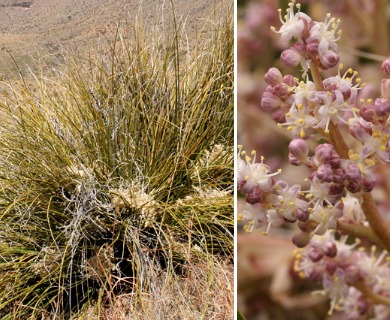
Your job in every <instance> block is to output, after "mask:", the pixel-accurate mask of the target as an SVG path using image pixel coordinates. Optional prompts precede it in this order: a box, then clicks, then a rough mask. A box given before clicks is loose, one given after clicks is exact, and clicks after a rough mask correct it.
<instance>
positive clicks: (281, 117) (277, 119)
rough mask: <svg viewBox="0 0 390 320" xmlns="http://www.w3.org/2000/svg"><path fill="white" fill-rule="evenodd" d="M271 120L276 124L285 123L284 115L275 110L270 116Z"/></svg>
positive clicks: (281, 111)
mask: <svg viewBox="0 0 390 320" xmlns="http://www.w3.org/2000/svg"><path fill="white" fill-rule="evenodd" d="M272 120H274V121H275V122H276V123H285V122H286V113H285V112H284V111H283V110H280V109H279V110H276V111H275V112H274V113H273V114H272Z"/></svg>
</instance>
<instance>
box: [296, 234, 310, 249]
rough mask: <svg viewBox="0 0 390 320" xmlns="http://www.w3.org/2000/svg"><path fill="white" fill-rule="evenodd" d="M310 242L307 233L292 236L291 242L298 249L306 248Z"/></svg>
mask: <svg viewBox="0 0 390 320" xmlns="http://www.w3.org/2000/svg"><path fill="white" fill-rule="evenodd" d="M309 241H310V233H308V232H299V233H296V234H294V235H293V238H292V242H293V244H295V245H296V246H297V247H298V248H303V247H306V246H307V244H308V243H309Z"/></svg>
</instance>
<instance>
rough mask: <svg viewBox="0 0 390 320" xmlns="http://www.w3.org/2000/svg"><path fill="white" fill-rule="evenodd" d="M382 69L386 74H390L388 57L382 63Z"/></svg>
mask: <svg viewBox="0 0 390 320" xmlns="http://www.w3.org/2000/svg"><path fill="white" fill-rule="evenodd" d="M382 71H383V73H384V74H386V75H390V57H389V58H387V59H386V60H385V61H383V63H382Z"/></svg>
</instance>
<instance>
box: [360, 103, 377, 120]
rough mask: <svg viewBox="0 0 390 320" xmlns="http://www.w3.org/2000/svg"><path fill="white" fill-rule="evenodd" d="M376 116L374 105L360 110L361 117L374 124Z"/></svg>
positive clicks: (367, 105) (368, 105)
mask: <svg viewBox="0 0 390 320" xmlns="http://www.w3.org/2000/svg"><path fill="white" fill-rule="evenodd" d="M374 115H375V109H374V106H373V105H372V104H366V105H365V106H363V108H361V110H360V116H361V117H362V118H363V119H364V120H366V121H368V122H372V121H373V120H374Z"/></svg>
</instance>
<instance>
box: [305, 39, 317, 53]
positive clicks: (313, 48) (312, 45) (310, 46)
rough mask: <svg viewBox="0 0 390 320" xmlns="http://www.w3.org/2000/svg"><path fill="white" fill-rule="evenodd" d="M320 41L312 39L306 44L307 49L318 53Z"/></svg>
mask: <svg viewBox="0 0 390 320" xmlns="http://www.w3.org/2000/svg"><path fill="white" fill-rule="evenodd" d="M319 43H320V42H319V41H318V40H312V41H310V42H308V43H307V44H306V50H307V51H308V52H310V53H314V54H317V53H318V44H319Z"/></svg>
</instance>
